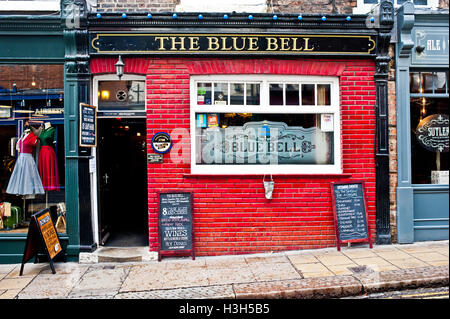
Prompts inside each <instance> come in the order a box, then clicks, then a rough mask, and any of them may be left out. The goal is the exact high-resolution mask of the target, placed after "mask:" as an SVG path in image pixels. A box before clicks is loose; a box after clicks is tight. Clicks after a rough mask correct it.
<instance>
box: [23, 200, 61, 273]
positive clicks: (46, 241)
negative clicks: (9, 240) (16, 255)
mask: <svg viewBox="0 0 450 319" xmlns="http://www.w3.org/2000/svg"><path fill="white" fill-rule="evenodd" d="M41 247H42V248H43V250H44V251H45V253H46V255H47V257H48V260H49V262H50V268H51V269H52V273H53V274H55V273H56V271H55V267H54V266H53V259H55V258H56V257H57V256H58V255H59V254H60V253H61V252H62V247H61V243H60V241H59V237H58V232H57V231H56V229H55V225H54V223H53V220H52V217H51V215H50V210H49V209H48V208H45V209H43V210H41V211H39V212H37V213H35V214H33V215H31V221H30V225H29V227H28V235H27V241H26V243H25V251H24V253H23V258H22V266H21V267H20V273H19V276H22V273H23V267H24V265H25V264H26V263H27V261H29V260H30V259H31V258H33V257H35V258H36V260H37V258H38V253H39V250H40V248H41Z"/></svg>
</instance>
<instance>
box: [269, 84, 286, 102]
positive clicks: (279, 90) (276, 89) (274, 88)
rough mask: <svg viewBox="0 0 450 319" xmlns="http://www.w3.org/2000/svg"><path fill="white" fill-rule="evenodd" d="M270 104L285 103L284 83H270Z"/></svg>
mask: <svg viewBox="0 0 450 319" xmlns="http://www.w3.org/2000/svg"><path fill="white" fill-rule="evenodd" d="M269 98H270V102H269V103H270V105H283V84H270V85H269Z"/></svg>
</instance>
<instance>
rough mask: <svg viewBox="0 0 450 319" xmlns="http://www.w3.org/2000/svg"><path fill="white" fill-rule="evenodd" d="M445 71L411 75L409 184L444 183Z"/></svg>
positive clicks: (446, 148) (446, 137)
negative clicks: (410, 168) (410, 171)
mask: <svg viewBox="0 0 450 319" xmlns="http://www.w3.org/2000/svg"><path fill="white" fill-rule="evenodd" d="M448 81H449V72H448V71H443V72H412V73H411V74H410V92H411V101H410V107H411V130H412V134H411V166H412V183H413V184H447V185H448V183H449V182H448V173H449V166H448V154H449V117H448V105H449V99H448V96H449V95H448Z"/></svg>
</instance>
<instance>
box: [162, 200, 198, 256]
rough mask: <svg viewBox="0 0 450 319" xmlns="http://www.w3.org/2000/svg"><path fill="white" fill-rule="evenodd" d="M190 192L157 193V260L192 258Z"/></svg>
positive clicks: (192, 223) (191, 204) (191, 207)
mask: <svg viewBox="0 0 450 319" xmlns="http://www.w3.org/2000/svg"><path fill="white" fill-rule="evenodd" d="M192 212H193V202H192V193H191V192H158V238H159V251H158V260H159V261H161V257H162V256H163V255H166V256H189V255H190V256H192V259H195V252H194V248H195V247H194V221H193V218H192Z"/></svg>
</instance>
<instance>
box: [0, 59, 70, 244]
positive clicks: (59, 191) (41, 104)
mask: <svg viewBox="0 0 450 319" xmlns="http://www.w3.org/2000/svg"><path fill="white" fill-rule="evenodd" d="M0 74H1V75H2V77H1V78H0V236H2V235H3V234H10V233H22V232H27V230H28V225H29V221H30V217H31V215H32V214H33V213H36V212H38V211H40V210H42V209H44V208H49V209H50V211H51V212H52V215H53V216H52V217H54V218H55V221H56V226H57V230H58V232H66V229H65V225H66V223H65V192H64V189H65V187H64V71H63V66H62V65H31V64H30V65H0Z"/></svg>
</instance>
